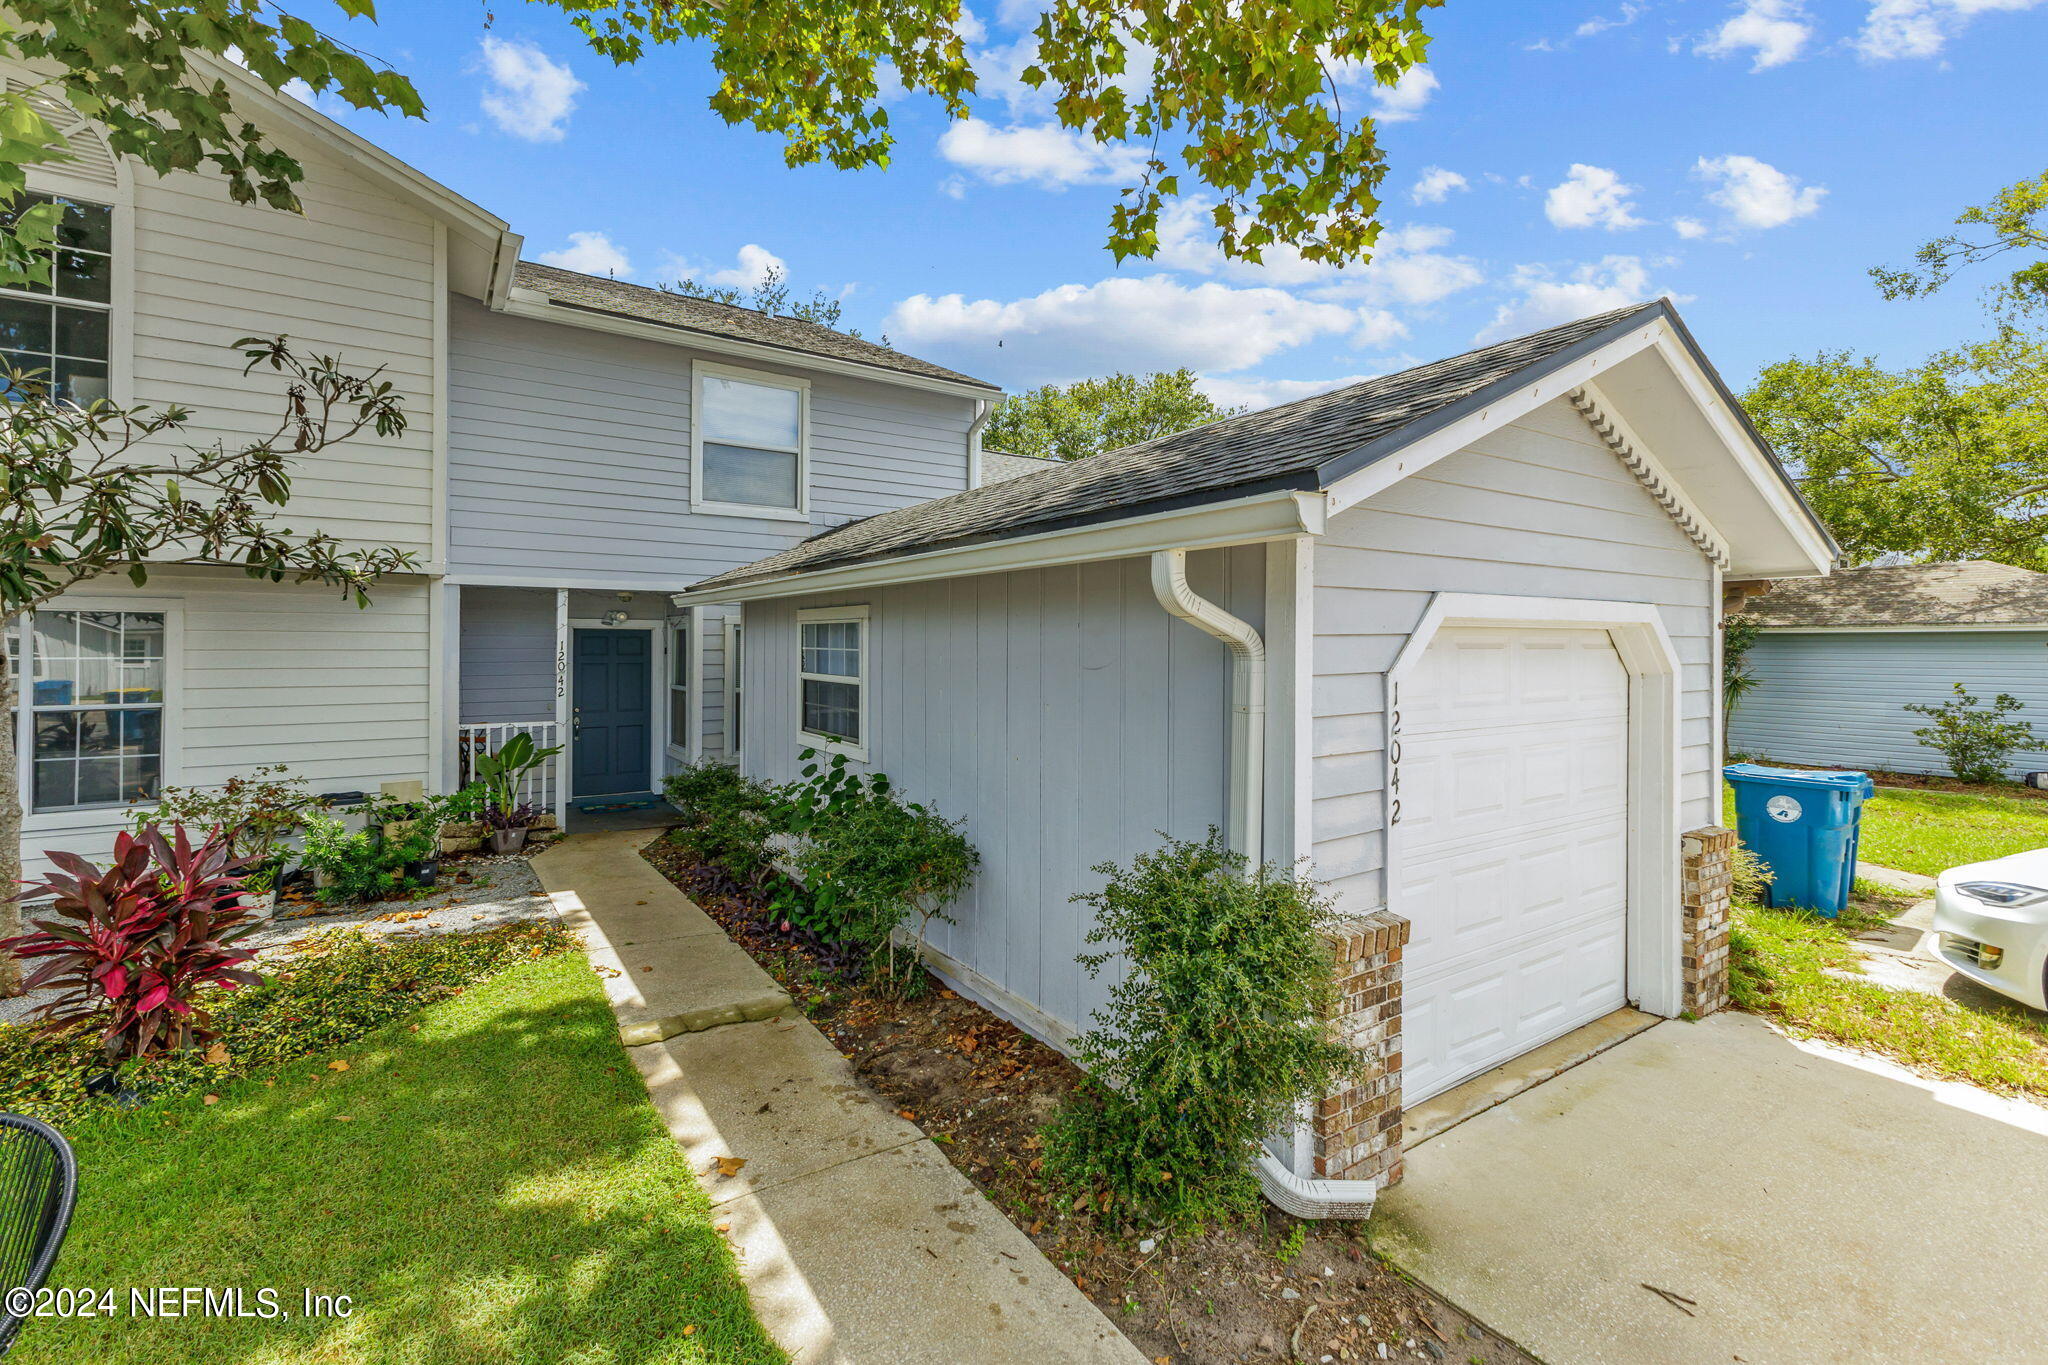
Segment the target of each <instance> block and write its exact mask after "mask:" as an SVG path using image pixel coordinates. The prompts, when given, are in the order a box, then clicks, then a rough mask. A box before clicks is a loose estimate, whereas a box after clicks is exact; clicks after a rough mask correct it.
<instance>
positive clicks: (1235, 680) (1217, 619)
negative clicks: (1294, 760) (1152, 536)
mask: <svg viewBox="0 0 2048 1365" xmlns="http://www.w3.org/2000/svg"><path fill="white" fill-rule="evenodd" d="M1152 595H1153V596H1155V597H1157V598H1158V599H1159V605H1160V606H1162V607H1164V608H1166V610H1167V611H1168V612H1169V613H1171V614H1172V615H1174V616H1178V617H1179V618H1180V619H1181V620H1183V621H1186V622H1187V623H1188V624H1189V625H1191V626H1194V627H1195V628H1196V629H1198V630H1202V631H1205V632H1207V633H1208V634H1210V635H1213V636H1215V637H1216V638H1217V639H1219V640H1221V641H1222V642H1223V643H1224V644H1225V645H1227V646H1229V648H1230V774H1229V781H1230V811H1229V817H1228V822H1227V823H1228V828H1227V829H1226V830H1225V834H1226V836H1227V837H1228V839H1229V841H1230V846H1231V847H1232V848H1234V849H1236V850H1237V851H1238V852H1239V853H1242V854H1243V855H1244V857H1245V861H1246V862H1247V863H1249V864H1250V865H1251V866H1252V867H1254V868H1256V867H1258V865H1259V864H1260V863H1262V862H1264V861H1265V858H1264V856H1263V855H1264V851H1265V838H1264V833H1265V824H1266V642H1265V641H1264V640H1263V639H1261V638H1260V637H1259V633H1258V632H1257V631H1256V630H1253V629H1252V628H1251V626H1250V625H1249V624H1247V623H1246V622H1244V621H1241V620H1239V619H1238V618H1237V617H1235V616H1232V615H1231V614H1230V613H1229V612H1227V611H1225V610H1224V609H1223V608H1221V607H1219V606H1217V605H1216V604H1215V603H1214V602H1211V601H1210V600H1209V599H1208V598H1206V597H1203V596H1201V595H1200V594H1198V593H1196V591H1195V590H1194V589H1193V588H1191V587H1189V586H1188V552H1187V551H1186V550H1158V551H1155V552H1154V553H1153V555H1152Z"/></svg>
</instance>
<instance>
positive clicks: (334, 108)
mask: <svg viewBox="0 0 2048 1365" xmlns="http://www.w3.org/2000/svg"><path fill="white" fill-rule="evenodd" d="M235 55H236V56H237V57H239V56H240V55H241V54H240V53H236V54H235ZM235 65H237V66H243V67H246V66H247V65H248V63H246V62H241V61H237V62H236V63H235ZM278 89H279V90H280V91H281V92H283V93H284V94H287V95H290V96H291V97H292V98H293V99H295V100H297V101H298V102H299V103H300V104H303V105H306V106H307V107H309V108H312V109H317V110H319V111H320V112H321V113H323V114H325V115H327V117H329V118H331V119H333V120H335V121H336V122H341V121H343V120H345V119H347V118H348V116H349V115H350V114H353V113H356V112H358V110H357V109H356V107H355V106H354V105H353V104H350V103H349V102H348V101H347V100H345V99H343V98H342V97H341V96H340V95H339V94H337V93H335V91H334V90H333V88H332V87H330V88H328V89H326V90H315V89H314V88H313V87H312V86H310V85H308V84H306V83H305V82H304V81H302V80H300V79H298V78H297V77H296V76H294V77H293V78H292V79H291V80H288V81H286V82H285V83H284V84H283V85H280V86H279V87H278Z"/></svg>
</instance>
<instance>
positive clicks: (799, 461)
mask: <svg viewBox="0 0 2048 1365" xmlns="http://www.w3.org/2000/svg"><path fill="white" fill-rule="evenodd" d="M707 378H713V379H730V380H733V381H735V382H737V383H742V384H758V385H760V386H761V387H762V388H769V389H788V390H790V391H791V392H793V393H794V394H796V451H795V452H794V453H795V455H796V506H795V507H760V506H756V505H754V504H753V503H745V502H714V501H711V500H710V499H708V498H706V497H704V495H703V490H704V381H705V380H706V379H707ZM772 448H773V447H769V446H762V447H760V449H763V450H768V449H772ZM785 453H788V452H785ZM690 510H691V511H692V512H697V513H702V514H704V515H707V516H716V517H753V518H755V519H757V520H768V521H801V522H808V521H810V519H811V381H810V380H808V379H796V378H791V377H790V376H789V375H786V374H773V373H770V372H769V371H767V370H748V369H742V368H740V367H739V366H736V365H719V364H715V363H714V362H712V361H709V360H693V361H691V362H690Z"/></svg>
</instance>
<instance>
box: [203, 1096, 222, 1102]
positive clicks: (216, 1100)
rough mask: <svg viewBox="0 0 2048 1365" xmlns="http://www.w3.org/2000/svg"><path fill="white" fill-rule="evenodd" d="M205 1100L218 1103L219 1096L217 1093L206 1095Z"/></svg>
mask: <svg viewBox="0 0 2048 1365" xmlns="http://www.w3.org/2000/svg"><path fill="white" fill-rule="evenodd" d="M206 1102H207V1103H208V1104H219V1103H220V1096H218V1095H208V1096H207V1097H206Z"/></svg>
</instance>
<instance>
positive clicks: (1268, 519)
mask: <svg viewBox="0 0 2048 1365" xmlns="http://www.w3.org/2000/svg"><path fill="white" fill-rule="evenodd" d="M1323 522H1324V511H1323V496H1322V494H1320V493H1301V492H1295V491H1291V490H1289V491H1282V492H1278V493H1263V494H1260V495H1259V496H1257V497H1251V498H1239V499H1236V500H1234V501H1231V502H1220V503H1207V504H1204V505H1202V506H1199V507H1183V508H1176V509H1174V510H1173V511H1170V512H1155V513H1153V514H1151V515H1149V516H1140V517H1132V518H1130V519H1128V520H1125V521H1111V522H1102V523H1099V524H1096V525H1092V526H1079V527H1073V528H1070V529H1067V530H1062V531H1048V532H1045V533H1043V534H1041V535H1035V536H1016V537H1014V538H1012V539H1009V540H996V541H988V542H985V543H983V544H978V545H967V546H962V547H959V548H957V549H949V550H934V551H931V552H929V553H926V554H921V555H905V556H903V557H901V558H898V559H882V560H875V561H872V562H869V563H864V564H849V565H847V566H846V567H845V568H841V569H820V570H818V571H816V572H813V573H798V574H785V575H783V576H780V577H777V578H766V579H761V580H759V581H757V582H752V583H735V584H733V585H731V586H730V587H723V588H704V589H696V590H692V591H690V592H686V593H679V594H677V595H676V598H675V601H676V605H678V606H684V605H688V604H690V603H693V602H760V601H765V600H768V599H771V598H777V597H804V596H808V595H810V594H812V593H820V592H841V591H845V590H848V589H856V588H875V587H885V586H888V585H890V584H894V583H918V582H923V581H926V580H929V579H934V578H964V577H966V576H968V575H970V574H985V573H1008V572H1011V571H1013V570H1017V569H1042V568H1046V567H1048V566H1051V565H1055V564H1086V563H1091V562H1094V561H1096V560H1103V559H1129V558H1132V557H1134V556H1137V555H1148V554H1151V553H1153V552H1154V551H1157V550H1207V549H1216V548H1218V547H1221V546H1226V545H1250V544H1254V543H1256V542H1258V541H1262V540H1277V539H1280V538H1282V537H1285V536H1301V535H1311V536H1313V535H1321V534H1322V532H1323Z"/></svg>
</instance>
